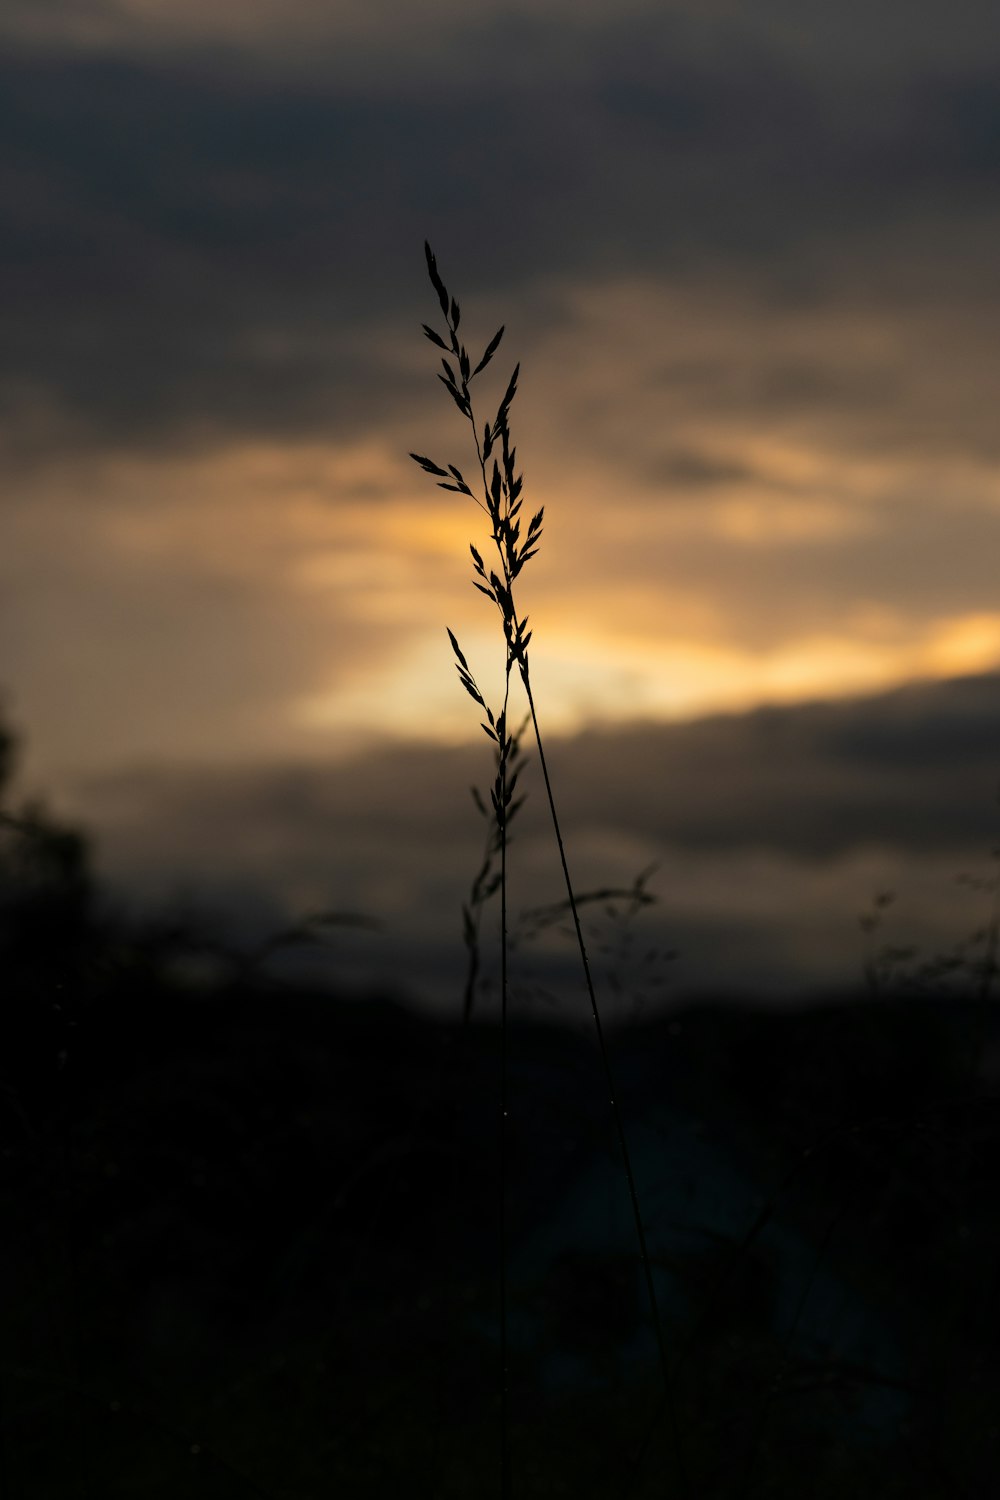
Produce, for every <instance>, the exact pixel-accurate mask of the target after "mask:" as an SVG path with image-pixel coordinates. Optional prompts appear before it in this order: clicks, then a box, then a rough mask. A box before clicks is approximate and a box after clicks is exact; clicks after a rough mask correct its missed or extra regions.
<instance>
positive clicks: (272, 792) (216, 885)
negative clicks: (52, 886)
mask: <svg viewBox="0 0 1000 1500" xmlns="http://www.w3.org/2000/svg"><path fill="white" fill-rule="evenodd" d="M549 759H550V762H551V769H552V774H553V777H554V781H555V785H556V788H557V794H558V797H559V802H560V809H561V818H562V822H563V827H564V831H565V834H566V837H567V841H568V846H569V853H570V862H571V866H572V868H573V869H574V871H575V872H576V874H575V878H576V880H577V884H578V888H579V889H581V890H586V889H592V888H594V887H598V886H602V885H603V886H606V885H619V886H627V885H628V884H630V882H631V881H632V880H633V879H634V877H635V876H636V874H637V873H638V871H639V870H640V869H641V868H642V867H643V866H645V865H648V864H649V863H651V862H653V861H656V862H658V864H659V867H660V873H659V875H658V876H657V879H656V881H655V882H654V885H655V888H656V890H657V893H658V896H659V905H658V907H657V909H656V911H655V912H653V913H652V914H651V916H650V921H651V924H652V925H651V927H650V930H649V932H648V934H647V937H648V938H649V940H651V941H652V940H654V939H655V940H656V941H657V942H660V943H662V944H664V945H669V946H671V947H679V948H680V949H681V951H682V955H683V958H684V967H683V974H682V982H683V984H684V985H685V986H686V987H688V988H698V987H699V985H705V984H708V983H710V982H712V983H714V982H719V983H723V984H727V985H730V986H732V987H734V988H736V989H746V988H748V987H749V988H753V987H754V986H758V987H759V986H761V985H766V984H768V983H777V984H780V985H781V986H782V987H784V988H786V989H787V988H788V987H789V986H794V985H796V984H806V985H815V984H817V983H823V982H826V981H828V980H830V981H832V980H837V981H839V980H842V979H845V978H851V977H854V976H856V975H857V974H858V973H859V971H860V964H861V946H860V940H859V938H858V936H857V933H858V929H857V923H856V916H857V913H858V912H859V911H861V910H863V909H864V908H865V907H866V906H867V905H868V903H869V902H870V899H871V897H872V895H873V892H874V890H876V889H884V888H886V886H887V885H894V886H895V887H896V889H898V890H900V891H901V893H902V894H903V896H904V897H905V895H906V893H907V890H908V889H909V890H910V892H911V895H912V894H913V893H914V891H915V890H917V888H920V889H922V890H923V892H924V897H926V901H925V904H924V905H923V906H922V907H919V908H918V917H919V921H920V922H922V923H923V928H922V932H921V941H922V942H924V943H933V942H934V941H935V940H936V939H938V938H941V937H942V934H947V932H948V929H949V923H951V924H954V923H955V922H956V920H957V921H958V922H959V923H960V924H961V922H962V921H963V920H965V916H966V915H967V916H968V922H967V924H966V925H968V926H971V925H973V922H974V920H975V917H976V913H975V911H970V910H968V909H969V907H970V902H969V898H968V897H967V896H966V897H964V898H962V899H963V900H964V901H965V905H964V906H962V905H961V904H960V905H959V906H958V907H957V908H956V906H955V901H956V899H958V898H957V897H956V895H955V892H956V885H955V875H956V874H957V873H959V872H961V871H962V870H964V869H969V868H971V869H973V870H978V871H979V872H980V873H982V871H983V870H984V868H985V869H988V859H989V850H990V847H991V844H992V842H993V841H994V839H995V836H996V807H995V800H994V790H995V786H996V781H997V775H998V771H1000V677H996V676H985V677H977V678H968V679H962V680H956V681H952V682H944V683H939V684H925V685H915V686H911V687H908V688H904V689H900V690H899V691H896V692H892V693H887V694H884V695H881V696H878V697H874V698H869V699H859V700H855V701H853V702H843V703H839V704H831V703H816V704H811V705H804V706H799V707H794V708H780V709H778V708H775V709H765V710H760V711H758V712H754V713H751V714H747V715H743V716H738V715H731V716H726V717H722V716H720V717H715V718H711V719H705V720H701V721H697V722H694V723H690V724H686V725H675V726H663V725H659V726H642V725H634V726H631V727H623V728H621V729H618V730H615V731H613V732H598V731H590V732H586V733H583V734H580V735H578V736H576V737H575V738H573V739H564V740H557V741H553V742H552V744H551V745H550V747H549ZM488 775H489V768H488V755H487V751H486V747H485V745H484V746H483V747H482V748H481V749H480V750H478V751H477V750H476V749H475V748H465V749H454V750H448V749H441V748H435V747H429V746H419V745H400V746H395V747H393V746H386V747H383V748H382V749H381V750H374V751H369V752H367V753H366V754H365V755H364V756H363V757H359V758H358V759H355V760H346V761H343V762H341V763H340V764H337V765H331V766H326V767H324V766H318V765H316V764H315V763H313V764H312V765H301V764H300V765H288V766H283V767H272V768H271V769H260V768H258V769H255V770H242V771H241V770H233V769H227V770H219V771H215V772H198V771H195V770H188V771H176V772H171V771H168V770H161V771H152V770H151V771H146V772H141V771H136V772H133V773H130V774H127V775H126V774H124V773H122V774H118V775H116V776H106V777H102V778H95V779H92V780H90V781H89V782H88V783H87V784H86V785H84V784H81V785H80V786H79V787H78V788H77V790H76V793H75V796H74V800H75V803H76V806H77V807H78V808H79V809H80V811H81V813H85V815H86V817H87V818H88V819H89V820H90V822H91V825H92V826H93V828H94V829H95V831H96V835H97V847H98V852H99V855H100V857H101V863H102V865H103V868H104V870H105V872H106V874H107V875H108V876H110V877H111V878H112V880H113V882H114V884H115V885H116V887H117V888H118V889H119V890H122V891H125V892H128V893H130V895H131V897H132V899H133V900H134V899H135V898H136V897H137V896H138V895H142V894H143V893H145V894H146V896H147V897H148V898H155V899H158V900H162V899H163V898H164V897H165V896H166V895H168V894H169V893H171V892H176V891H178V890H184V891H186V892H187V893H188V894H189V896H194V895H200V896H201V898H202V899H211V900H212V901H213V902H214V903H215V905H216V907H217V908H218V909H220V910H226V909H228V911H229V913H230V915H231V916H232V915H233V913H235V915H236V921H237V927H238V928H240V927H241V929H242V939H243V941H245V942H249V941H251V940H252V939H254V938H256V939H257V940H259V939H260V938H261V936H262V932H261V924H262V923H264V921H265V917H266V919H267V921H269V922H270V923H271V924H272V925H278V924H280V923H281V922H282V921H284V920H289V919H292V918H295V917H301V916H302V915H303V914H304V913H305V912H307V911H310V910H319V909H324V910H329V909H331V908H335V909H340V910H344V911H353V912H358V911H361V912H364V913H365V914H367V915H368V916H370V917H373V918H376V919H378V920H379V922H380V923H381V924H382V925H381V928H380V932H379V935H378V937H377V938H376V937H372V936H371V934H368V935H361V936H358V937H357V939H356V941H355V940H352V942H353V943H354V946H353V947H351V946H350V945H348V947H349V954H348V956H349V959H350V963H351V964H352V965H355V966H356V973H357V974H358V975H361V974H363V973H364V971H365V966H366V965H368V968H369V971H370V972H374V973H376V977H380V978H392V976H393V972H394V973H395V977H396V978H397V979H398V977H399V975H400V974H401V973H405V974H406V975H407V979H408V987H409V988H410V989H415V990H416V991H417V993H418V994H420V995H423V996H424V997H426V996H427V995H428V994H429V993H431V992H434V990H435V986H437V985H439V984H440V983H443V982H444V980H447V983H448V984H449V985H450V986H451V987H452V988H451V992H452V993H455V994H457V993H458V985H459V982H460V976H461V973H462V966H463V957H462V947H461V940H460V908H461V903H462V901H463V900H464V899H465V898H466V896H467V892H468V887H469V883H470V881H471V878H472V875H473V873H474V871H475V868H476V867H477V863H478V859H479V856H480V854H481V840H482V836H483V826H482V824H481V823H480V822H479V820H478V819H477V817H476V814H475V812H474V809H473V806H472V802H471V799H470V798H468V797H467V795H466V792H465V788H466V786H467V785H469V784H470V783H477V784H482V783H483V782H484V781H485V779H486V778H487V776H488ZM525 776H526V779H525V782H524V783H523V785H524V786H525V787H526V788H527V790H528V792H529V800H528V803H527V804H526V806H525V810H524V813H523V814H522V815H521V822H520V827H519V829H518V830H517V837H516V839H515V842H514V844H513V845H512V851H511V861H512V864H511V868H512V871H513V872H514V873H513V875H512V879H514V880H515V882H516V886H515V895H514V896H513V897H512V900H513V903H514V905H513V906H512V911H515V910H516V912H517V913H520V912H521V911H522V910H523V909H524V908H526V907H530V906H532V905H536V904H545V903H550V902H552V901H557V900H558V899H559V897H560V894H561V891H560V885H559V873H558V867H557V865H556V862H555V857H554V854H553V852H552V850H551V848H550V842H551V838H550V829H549V827H548V825H547V819H546V813H545V808H544V805H543V802H542V789H541V786H540V785H539V781H538V777H537V772H536V771H535V769H534V768H533V767H532V766H530V765H529V767H528V768H527V771H526V773H525ZM928 891H929V892H930V894H929V895H927V892H928ZM917 893H918V894H919V890H917ZM921 899H924V898H923V897H922V898H921ZM973 904H974V903H973ZM956 910H957V912H958V916H956ZM595 920H597V921H598V928H600V924H601V921H603V919H597V918H596V917H595ZM519 930H521V929H520V928H519ZM964 930H965V929H964V928H962V931H961V932H959V933H958V934H957V935H959V936H961V935H963V934H964ZM951 936H952V937H955V936H956V933H955V932H954V931H953V930H952V932H951ZM942 940H943V939H942ZM522 950H523V951H522V959H523V960H524V961H525V963H526V964H527V967H528V969H530V968H531V966H532V964H534V965H535V966H536V968H537V966H538V965H539V964H540V965H541V967H542V970H543V971H545V970H546V965H549V966H550V967H551V966H553V965H554V968H552V969H551V972H552V975H554V976H557V975H558V974H560V973H562V970H563V968H565V965H566V963H567V962H568V960H567V959H566V957H565V951H564V949H563V947H562V940H561V939H560V940H559V942H557V943H555V944H554V945H553V943H549V945H548V946H546V944H545V943H543V944H542V946H541V948H540V949H537V948H536V949H532V948H531V945H530V944H525V943H522ZM340 951H341V955H342V956H343V953H344V950H343V948H342V949H341V950H340ZM560 955H562V956H561V957H560ZM332 957H333V960H334V961H336V959H337V953H336V952H334V954H333V955H332ZM345 961H346V959H345ZM560 965H561V966H562V968H560Z"/></svg>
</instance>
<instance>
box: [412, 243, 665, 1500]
mask: <svg viewBox="0 0 1000 1500" xmlns="http://www.w3.org/2000/svg"><path fill="white" fill-rule="evenodd" d="M424 250H425V255H426V259H427V270H428V274H429V276H430V280H431V284H432V286H433V287H434V290H435V292H436V293H437V296H438V301H439V303H440V307H441V311H442V313H443V315H444V319H445V324H446V335H447V336H446V337H445V336H442V335H441V334H440V333H438V332H437V331H436V330H435V329H433V328H431V327H430V326H428V325H427V324H426V323H425V324H424V325H423V328H424V333H425V334H426V336H427V338H428V339H430V341H431V343H433V344H434V345H435V346H436V347H438V348H439V349H441V350H443V351H444V356H445V357H444V358H442V361H441V364H442V367H443V373H441V374H439V375H438V379H439V380H440V381H441V383H442V384H443V385H444V387H445V389H446V390H447V391H448V393H449V395H450V396H451V398H452V400H453V401H454V403H455V405H456V406H457V407H458V409H459V412H460V413H461V415H462V416H463V417H464V418H465V419H466V420H467V421H468V422H469V423H470V425H471V427H472V433H473V439H474V442H475V450H476V457H477V461H478V466H479V471H480V479H481V483H482V499H480V498H479V497H477V495H476V494H475V493H474V492H473V489H472V487H471V486H470V485H469V484H468V482H467V481H466V479H465V477H464V475H463V474H462V471H461V470H460V469H459V468H458V467H457V466H456V465H454V464H448V466H447V467H446V468H445V467H442V466H441V465H439V464H437V463H436V462H435V461H434V460H432V459H430V458H427V457H425V456H423V455H421V454H418V453H413V454H411V457H412V458H413V459H414V461H415V462H416V463H417V464H419V465H420V467H421V468H422V469H423V470H424V471H425V472H426V473H429V474H431V475H434V476H436V477H437V480H438V484H439V487H440V488H441V489H444V490H450V491H453V492H454V493H456V494H462V495H466V496H468V497H469V498H470V499H471V500H473V502H474V503H475V504H476V505H478V506H479V508H480V509H481V510H482V511H484V513H485V514H486V516H487V518H488V520H489V522H490V527H491V533H492V541H493V543H494V546H495V548H496V552H497V556H498V559H499V571H498V570H497V569H495V568H488V567H487V565H486V563H485V562H484V560H483V558H482V556H481V554H480V553H479V552H478V551H477V549H476V547H475V546H474V545H473V546H470V552H471V555H472V562H473V572H474V577H473V580H472V581H473V585H474V587H475V588H477V589H478V590H479V592H480V593H482V594H484V595H485V596H486V597H487V598H488V599H490V600H491V601H492V603H493V604H494V605H495V606H496V608H497V610H498V611H499V613H500V616H501V619H502V623H503V632H504V640H505V647H506V653H505V691H504V704H503V709H502V711H501V712H500V714H499V716H495V715H494V713H493V711H492V710H491V709H490V708H489V706H488V705H487V703H486V700H485V699H484V697H483V695H482V693H481V692H480V690H479V687H478V684H477V683H476V680H475V678H474V677H473V675H472V671H471V669H470V667H469V664H468V661H467V660H466V658H465V656H464V654H463V652H462V649H461V647H460V646H459V643H458V641H457V640H456V638H455V636H454V634H453V633H452V632H451V631H450V630H449V632H448V635H449V637H450V640H451V644H452V649H453V651H454V654H455V657H456V664H457V671H458V674H459V679H460V681H461V683H462V686H463V687H464V688H465V690H466V692H468V694H469V696H470V697H471V698H472V699H473V701H474V702H475V703H477V704H478V705H479V706H480V707H481V708H482V709H483V711H484V712H485V714H486V722H484V723H483V725H482V727H483V729H484V731H485V733H486V734H487V736H488V737H489V738H490V739H491V740H493V741H494V743H495V745H496V746H497V753H498V767H497V777H496V781H495V784H494V790H493V793H492V801H493V813H494V817H495V820H496V826H497V829H498V835H499V847H500V862H501V869H500V882H499V884H500V899H501V944H500V948H501V1123H500V1140H501V1158H500V1178H501V1181H500V1205H501V1259H502V1262H503V1268H502V1272H501V1365H502V1372H501V1420H502V1425H503V1437H502V1454H503V1457H502V1464H501V1473H502V1481H501V1483H502V1489H503V1495H504V1500H506V1497H507V1496H508V1494H509V1483H510V1470H509V1453H508V1441H507V1439H508V1422H507V1417H508V1412H507V1394H508V1392H507V1344H506V1337H507V1335H506V1296H507V1290H506V1187H507V1184H506V1171H507V1123H508V1095H507V1000H508V974H507V842H508V824H509V822H510V820H511V818H512V817H513V816H514V814H515V813H516V811H517V808H518V806H519V805H520V804H519V803H517V802H514V801H513V793H514V785H515V783H516V780H517V775H516V772H515V774H514V775H513V776H511V777H508V774H507V772H508V762H509V760H510V758H511V752H512V744H513V742H512V739H511V737H510V736H509V735H508V732H507V709H508V702H509V693H510V677H511V672H512V669H513V667H514V665H515V663H516V665H517V668H518V672H519V675H520V678H521V681H522V683H523V685H524V691H525V695H526V697H527V700H528V707H529V711H530V717H531V722H532V726H533V729H534V734H535V743H536V745H537V747H538V757H539V763H540V765H541V768H542V776H543V779H544V783H545V794H546V799H547V801H548V805H549V812H550V815H551V818H552V825H553V830H554V833H555V838H556V843H557V846H558V850H559V860H560V864H561V867H562V872H563V879H564V882H565V886H566V894H567V899H568V902H569V907H570V911H571V913H572V918H573V926H574V930H575V934H576V942H577V947H578V949H579V954H580V961H581V966H582V969H583V974H584V980H585V983H586V988H587V994H588V997H589V1000H590V1007H591V1013H592V1015H593V1018H594V1026H595V1031H596V1035H597V1044H598V1050H599V1052H600V1056H601V1063H602V1067H603V1070H604V1078H605V1084H606V1088H607V1093H608V1102H609V1105H610V1108H611V1112H612V1116H613V1119H614V1125H615V1133H616V1136H617V1140H618V1146H619V1150H620V1153H621V1159H622V1167H623V1170H624V1173H625V1179H626V1183H627V1186H628V1193H629V1200H630V1203H631V1207H632V1216H633V1220H634V1224H635V1233H636V1240H637V1244H638V1249H639V1258H640V1261H641V1264H642V1270H643V1278H644V1282H645V1287H646V1295H647V1299H648V1302H649V1312H650V1318H651V1321H652V1325H653V1329H654V1332H655V1336H656V1343H657V1350H658V1355H659V1363H660V1369H661V1374H662V1379H663V1389H664V1402H665V1407H666V1411H667V1414H668V1422H669V1426H670V1432H671V1439H672V1443H673V1449H674V1456H675V1461H676V1464H677V1470H678V1474H679V1476H680V1478H681V1482H682V1485H683V1487H684V1489H685V1490H687V1489H689V1485H688V1482H687V1476H686V1472H685V1465H684V1458H683V1447H682V1443H681V1434H680V1427H679V1422H678V1417H677V1408H676V1403H675V1400H674V1398H673V1391H672V1381H671V1373H670V1362H669V1358H668V1355H667V1347H666V1340H665V1337H664V1332H663V1324H662V1320H661V1318H660V1313H659V1307H658V1304H657V1300H656V1288H655V1285H654V1281H653V1272H652V1263H651V1260H650V1256H649V1248H648V1245H647V1242H646V1233H645V1227H644V1225H643V1222H642V1212H641V1208H640V1204H639V1194H638V1189H637V1187H636V1182H635V1174H634V1172H633V1169H632V1159H631V1154H630V1152H629V1148H628V1140H627V1136H626V1132H625V1125H624V1120H623V1117H622V1111H621V1107H620V1103H619V1098H618V1091H617V1089H616V1087H615V1081H614V1073H613V1069H612V1065H611V1057H610V1053H609V1049H608V1045H607V1041H606V1039H605V1035H604V1028H603V1025H602V1023H601V1015H600V1009H599V1006H598V1003H597V995H596V991H595V989H594V982H593V976H592V973H591V968H590V961H589V958H588V956H587V949H586V944H585V942H584V937H583V929H582V926H581V923H580V916H579V910H578V905H577V900H576V895H575V892H574V889H573V882H572V879H571V877H570V872H569V864H568V861H567V857H566V849H565V843H564V840H563V836H562V830H561V827H560V824H559V817H558V813H557V811H556V803H555V794H554V792H553V789H552V781H551V777H550V775H549V768H548V762H547V760H546V756H545V749H544V744H543V740H542V734H541V728H540V726H539V722H538V713H537V709H536V706H535V698H534V693H533V691H532V686H531V672H530V665H529V658H528V645H529V642H530V640H531V631H530V630H529V629H528V617H527V615H524V616H521V615H519V614H518V612H517V608H516V605H515V601H514V584H515V580H516V578H517V577H518V575H519V574H520V572H521V570H522V568H523V567H524V565H525V564H526V563H527V562H528V561H529V560H530V559H531V558H532V557H534V556H535V553H536V552H537V550H538V544H539V541H540V538H541V535H542V523H543V519H544V507H543V508H542V509H540V510H539V511H538V512H537V513H536V514H535V515H534V516H532V518H531V520H530V522H529V523H528V526H527V529H526V531H524V532H523V534H522V522H521V518H520V512H521V507H522V495H521V491H522V487H523V478H522V476H521V475H520V474H518V473H517V471H516V465H515V455H516V450H515V448H514V447H513V445H512V443H511V434H510V423H509V415H510V407H511V403H512V402H513V399H514V396H515V394H516V392H517V380H518V374H519V371H520V366H519V365H518V366H515V368H514V373H513V374H512V376H511V378H510V381H509V383H508V385H507V389H506V392H505V394H504V396H503V398H502V400H501V402H500V406H499V409H498V411H497V415H496V418H495V420H494V421H493V422H487V423H486V424H485V426H484V427H483V429H482V433H481V435H480V429H479V427H478V426H477V422H476V416H475V412H474V408H473V402H472V396H471V393H470V385H471V383H472V381H473V380H474V379H475V377H476V376H477V375H479V374H480V372H481V371H482V370H484V369H485V368H486V366H487V365H488V364H489V362H490V360H491V359H492V358H493V355H494V354H495V353H496V350H497V348H498V347H499V344H500V341H501V339H502V337H503V333H504V329H503V327H502V326H501V328H500V329H499V330H498V331H497V333H496V334H495V335H494V336H493V338H492V339H491V340H490V343H489V344H488V345H487V347H486V350H485V352H484V354H483V356H482V358H481V359H480V361H479V363H478V364H477V365H476V367H475V369H473V368H472V363H471V360H470V358H469V355H468V352H467V350H466V348H465V345H464V344H463V343H462V342H461V341H460V339H459V335H458V328H459V322H460V318H461V309H460V307H459V304H458V302H457V300H456V299H455V298H454V297H452V296H450V295H449V293H448V291H447V289H446V287H445V285H444V282H443V280H442V278H441V275H440V273H439V271H438V268H437V262H436V259H435V257H434V254H433V252H432V250H431V248H430V245H428V244H426V243H425V245H424ZM449 355H450V356H451V359H449V357H448V356H449ZM452 361H454V363H452ZM491 458H492V471H491V470H490V468H489V467H488V466H489V463H490V460H491ZM484 811H485V808H484ZM469 925H470V922H469V917H468V911H467V912H466V931H467V934H468V930H469ZM473 957H475V955H473ZM470 972H471V970H470ZM469 1003H470V1001H469V992H468V989H467V992H466V1014H468V1010H469Z"/></svg>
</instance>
